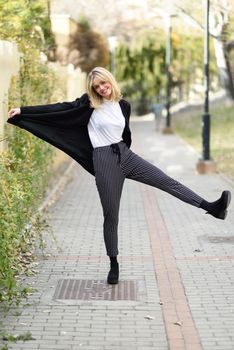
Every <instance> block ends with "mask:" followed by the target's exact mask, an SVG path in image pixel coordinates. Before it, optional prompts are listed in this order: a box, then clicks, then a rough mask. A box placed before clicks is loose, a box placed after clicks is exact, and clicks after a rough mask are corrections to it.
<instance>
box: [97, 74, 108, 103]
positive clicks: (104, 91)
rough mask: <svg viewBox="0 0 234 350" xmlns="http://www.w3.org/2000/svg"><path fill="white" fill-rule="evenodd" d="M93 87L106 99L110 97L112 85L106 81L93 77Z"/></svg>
mask: <svg viewBox="0 0 234 350" xmlns="http://www.w3.org/2000/svg"><path fill="white" fill-rule="evenodd" d="M93 88H94V90H95V91H96V92H97V93H98V94H99V95H100V96H102V97H103V98H106V99H107V100H109V99H110V98H111V93H112V86H111V83H109V82H108V81H105V80H102V79H100V78H98V77H96V78H94V79H93Z"/></svg>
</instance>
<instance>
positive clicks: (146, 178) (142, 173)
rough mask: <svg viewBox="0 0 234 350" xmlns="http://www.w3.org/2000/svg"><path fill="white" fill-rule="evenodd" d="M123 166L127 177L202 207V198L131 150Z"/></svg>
mask: <svg viewBox="0 0 234 350" xmlns="http://www.w3.org/2000/svg"><path fill="white" fill-rule="evenodd" d="M121 165H122V169H123V171H124V172H125V173H126V177H127V178H129V179H132V180H136V181H139V182H142V183H145V184H147V185H150V186H153V187H156V188H159V189H160V190H162V191H165V192H167V193H170V194H171V195H173V196H174V197H177V198H179V199H180V200H182V201H184V202H186V203H189V204H191V205H193V206H196V207H200V205H201V202H202V201H203V198H202V197H200V196H199V195H197V194H196V193H195V192H193V191H192V190H190V189H189V188H188V187H186V186H184V185H182V184H181V183H180V182H178V181H176V180H174V179H173V178H171V177H170V176H168V175H166V174H165V173H164V172H163V171H162V170H160V169H159V168H157V167H156V166H155V165H153V164H151V163H149V162H148V161H146V160H144V159H143V158H141V157H139V156H138V155H137V154H135V153H133V152H132V151H130V150H129V154H128V157H126V158H125V159H123V161H122V163H121Z"/></svg>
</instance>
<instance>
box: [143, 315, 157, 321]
mask: <svg viewBox="0 0 234 350" xmlns="http://www.w3.org/2000/svg"><path fill="white" fill-rule="evenodd" d="M144 318H145V319H147V320H154V319H155V317H153V316H149V315H147V316H145V317H144Z"/></svg>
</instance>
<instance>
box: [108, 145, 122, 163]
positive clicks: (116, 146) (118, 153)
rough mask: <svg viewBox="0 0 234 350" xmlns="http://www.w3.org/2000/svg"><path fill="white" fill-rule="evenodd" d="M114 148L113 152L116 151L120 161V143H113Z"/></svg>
mask: <svg viewBox="0 0 234 350" xmlns="http://www.w3.org/2000/svg"><path fill="white" fill-rule="evenodd" d="M110 146H111V148H112V151H113V153H116V154H117V155H118V159H119V163H120V160H121V153H120V149H119V145H118V143H112V145H110Z"/></svg>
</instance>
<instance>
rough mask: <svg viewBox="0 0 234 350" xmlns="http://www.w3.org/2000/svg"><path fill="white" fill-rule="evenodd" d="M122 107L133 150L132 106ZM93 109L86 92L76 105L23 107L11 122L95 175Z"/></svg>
mask: <svg viewBox="0 0 234 350" xmlns="http://www.w3.org/2000/svg"><path fill="white" fill-rule="evenodd" d="M119 104H120V107H121V110H122V113H123V115H124V118H125V128H124V131H123V135H122V137H123V141H124V142H125V143H126V145H127V146H128V147H130V146H131V132H130V129H129V117H130V112H131V107H130V104H129V103H128V102H127V101H125V100H123V99H122V100H120V101H119ZM93 110H94V109H93V108H91V107H90V100H89V97H88V95H87V94H86V93H85V94H84V95H82V96H81V97H80V98H77V99H76V100H75V101H73V102H62V103H55V104H49V105H42V106H27V107H21V114H20V115H16V116H14V117H11V118H9V119H8V120H7V122H8V123H10V124H13V125H16V126H18V127H20V128H22V129H25V130H27V131H29V132H31V133H32V134H34V135H36V136H37V137H39V138H41V139H42V140H44V141H46V142H48V143H50V144H51V145H53V146H55V147H57V148H59V149H61V150H62V151H64V152H65V153H67V154H68V155H69V156H71V157H72V158H73V159H75V160H76V161H77V162H78V163H79V164H80V165H81V166H83V167H84V168H85V169H86V170H87V171H88V172H89V173H91V174H92V175H94V169H93V158H92V153H93V146H92V144H91V141H90V138H89V134H88V127H87V126H88V122H89V119H90V117H91V114H92V112H93Z"/></svg>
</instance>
